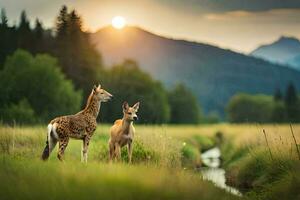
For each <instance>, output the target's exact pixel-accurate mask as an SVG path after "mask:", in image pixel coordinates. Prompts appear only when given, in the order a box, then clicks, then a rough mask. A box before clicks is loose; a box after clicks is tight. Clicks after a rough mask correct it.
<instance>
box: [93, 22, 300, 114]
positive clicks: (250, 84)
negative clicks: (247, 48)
mask: <svg viewBox="0 0 300 200" xmlns="http://www.w3.org/2000/svg"><path fill="white" fill-rule="evenodd" d="M91 38H92V40H93V42H94V43H95V45H96V47H97V49H98V50H99V52H101V54H102V56H103V59H104V61H105V63H106V64H108V65H112V64H114V63H118V62H121V61H122V60H123V59H125V58H131V59H134V60H136V61H137V62H138V63H139V64H140V66H141V68H142V69H143V70H145V71H147V72H149V73H150V74H151V75H152V76H154V77H155V78H156V79H159V80H161V81H162V82H163V83H164V84H165V85H167V86H168V87H170V86H172V85H173V84H175V83H177V82H183V83H185V84H186V85H187V86H188V87H189V88H190V89H191V90H192V91H193V92H194V94H195V95H196V96H197V98H198V99H199V101H200V102H201V105H202V107H203V108H204V111H205V112H206V113H208V112H211V111H218V112H219V113H221V114H223V113H224V108H225V106H226V104H227V102H228V100H229V98H230V97H231V96H232V95H234V94H236V93H237V92H247V93H265V94H273V92H274V90H275V88H276V87H280V88H282V89H283V88H285V87H286V85H287V84H288V83H289V82H294V83H295V85H296V87H297V88H300V81H299V80H300V72H297V71H295V70H293V69H289V68H286V67H282V66H279V65H275V64H271V63H269V62H266V61H264V60H261V59H257V58H254V57H249V56H246V55H243V54H239V53H236V52H233V51H230V50H225V49H221V48H218V47H215V46H211V45H207V44H202V43H195V42H188V41H183V40H173V39H169V38H165V37H161V36H158V35H155V34H152V33H150V32H147V31H145V30H142V29H140V28H136V27H126V28H124V29H122V30H115V29H113V28H112V27H105V28H103V29H100V30H99V31H98V32H96V33H94V34H92V35H91Z"/></svg>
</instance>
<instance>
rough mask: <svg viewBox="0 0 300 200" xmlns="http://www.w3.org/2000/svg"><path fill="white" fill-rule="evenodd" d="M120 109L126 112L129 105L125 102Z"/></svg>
mask: <svg viewBox="0 0 300 200" xmlns="http://www.w3.org/2000/svg"><path fill="white" fill-rule="evenodd" d="M122 108H123V110H127V109H128V108H129V105H128V103H127V101H125V102H124V103H123V106H122Z"/></svg>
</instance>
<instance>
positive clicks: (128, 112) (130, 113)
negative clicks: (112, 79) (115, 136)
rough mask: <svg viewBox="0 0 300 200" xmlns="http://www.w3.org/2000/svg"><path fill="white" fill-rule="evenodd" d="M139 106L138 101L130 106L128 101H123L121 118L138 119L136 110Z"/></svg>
mask: <svg viewBox="0 0 300 200" xmlns="http://www.w3.org/2000/svg"><path fill="white" fill-rule="evenodd" d="M139 107H140V102H137V103H136V104H134V106H132V107H130V106H129V105H128V103H127V102H126V101H125V102H124V103H123V106H122V108H123V114H124V117H123V118H124V119H125V120H128V121H136V120H138V116H137V114H136V113H137V112H138V110H139Z"/></svg>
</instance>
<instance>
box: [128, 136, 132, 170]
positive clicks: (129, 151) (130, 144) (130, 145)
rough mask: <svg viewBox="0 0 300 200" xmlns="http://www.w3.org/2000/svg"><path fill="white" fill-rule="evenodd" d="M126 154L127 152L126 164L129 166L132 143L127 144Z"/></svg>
mask: <svg viewBox="0 0 300 200" xmlns="http://www.w3.org/2000/svg"><path fill="white" fill-rule="evenodd" d="M127 152H128V162H129V163H130V164H131V158H132V142H131V141H130V142H128V144H127Z"/></svg>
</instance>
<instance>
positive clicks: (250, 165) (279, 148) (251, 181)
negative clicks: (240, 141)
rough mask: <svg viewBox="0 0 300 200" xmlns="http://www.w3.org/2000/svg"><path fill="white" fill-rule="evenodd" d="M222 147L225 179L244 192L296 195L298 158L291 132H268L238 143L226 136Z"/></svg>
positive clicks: (264, 196) (250, 194)
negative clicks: (255, 138)
mask: <svg viewBox="0 0 300 200" xmlns="http://www.w3.org/2000/svg"><path fill="white" fill-rule="evenodd" d="M297 134H298V135H297V136H299V133H297ZM266 139H267V141H268V144H269V146H268V145H267V143H266ZM222 149H223V152H224V156H225V162H224V167H225V168H226V171H227V173H226V176H227V183H228V184H229V185H232V186H234V187H236V188H239V190H240V191H242V192H243V193H244V195H245V196H247V197H250V198H252V199H266V200H267V199H287V200H288V199H299V198H300V184H299V183H300V176H299V169H300V161H299V158H298V155H297V151H296V144H295V143H294V141H293V139H292V135H291V133H288V132H280V133H279V132H275V133H274V132H273V133H272V132H268V135H267V138H264V140H256V141H255V142H254V140H253V141H252V142H250V143H245V144H244V145H240V146H236V145H234V144H233V143H232V142H230V140H227V144H226V145H224V146H223V147H222Z"/></svg>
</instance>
